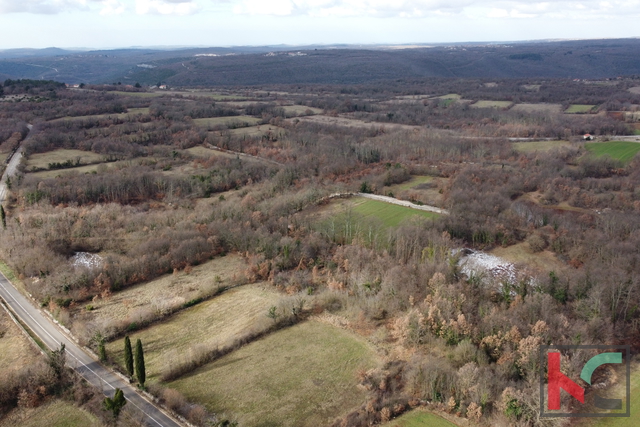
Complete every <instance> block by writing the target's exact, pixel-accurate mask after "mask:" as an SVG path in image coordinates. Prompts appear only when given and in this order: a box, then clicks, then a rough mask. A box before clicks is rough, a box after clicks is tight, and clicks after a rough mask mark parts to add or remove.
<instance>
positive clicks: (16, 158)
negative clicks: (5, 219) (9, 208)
mask: <svg viewBox="0 0 640 427" xmlns="http://www.w3.org/2000/svg"><path fill="white" fill-rule="evenodd" d="M27 127H28V128H29V134H28V135H27V137H26V138H25V139H24V141H26V140H27V139H29V137H30V136H31V130H32V129H33V125H27ZM24 141H23V142H24ZM21 159H22V142H21V143H20V147H18V150H17V151H16V152H15V153H13V156H11V159H10V161H9V164H8V165H7V169H5V171H4V174H2V177H1V178H0V205H1V204H3V203H4V201H5V198H6V197H7V194H8V188H7V184H6V182H7V178H8V177H10V176H13V175H15V173H16V171H17V170H18V165H19V164H20V160H21Z"/></svg>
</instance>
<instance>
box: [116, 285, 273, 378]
mask: <svg viewBox="0 0 640 427" xmlns="http://www.w3.org/2000/svg"><path fill="white" fill-rule="evenodd" d="M279 297H280V295H279V294H278V293H277V292H275V291H274V290H272V289H269V285H267V284H264V283H260V284H253V285H245V286H241V287H238V288H234V289H231V290H229V291H227V292H225V293H223V294H222V295H220V296H217V297H215V298H213V299H211V300H209V301H206V302H203V303H200V304H198V305H196V306H194V307H191V308H189V309H186V310H184V311H181V312H180V313H178V314H175V315H173V316H171V317H170V318H169V319H168V320H166V321H165V322H162V323H158V324H155V325H153V326H151V327H149V328H146V329H143V330H140V331H138V332H135V333H133V334H131V335H130V338H131V340H132V341H133V342H135V340H136V339H138V338H140V339H141V340H142V342H143V345H144V349H145V362H146V367H147V372H148V374H147V377H148V378H149V379H150V380H151V381H154V380H156V379H157V378H158V376H159V375H160V374H161V373H162V372H163V371H165V370H169V369H171V367H172V366H173V367H175V366H177V364H181V363H184V362H186V358H189V357H191V356H193V354H192V353H193V352H197V351H205V350H206V349H215V348H216V347H217V346H219V347H223V346H227V345H230V344H231V343H232V342H233V341H234V340H235V339H237V338H239V337H241V336H242V335H243V333H244V332H246V331H249V330H252V329H256V328H261V327H262V326H265V327H267V326H269V322H273V321H272V320H270V319H269V318H268V317H267V313H268V311H269V307H271V306H274V305H276V304H277V302H278V299H279ZM123 348H124V340H123V339H119V340H117V341H114V342H111V343H109V344H108V345H107V352H108V354H109V355H110V356H111V357H112V358H113V359H114V360H116V361H117V363H119V364H120V365H121V366H124V352H123Z"/></svg>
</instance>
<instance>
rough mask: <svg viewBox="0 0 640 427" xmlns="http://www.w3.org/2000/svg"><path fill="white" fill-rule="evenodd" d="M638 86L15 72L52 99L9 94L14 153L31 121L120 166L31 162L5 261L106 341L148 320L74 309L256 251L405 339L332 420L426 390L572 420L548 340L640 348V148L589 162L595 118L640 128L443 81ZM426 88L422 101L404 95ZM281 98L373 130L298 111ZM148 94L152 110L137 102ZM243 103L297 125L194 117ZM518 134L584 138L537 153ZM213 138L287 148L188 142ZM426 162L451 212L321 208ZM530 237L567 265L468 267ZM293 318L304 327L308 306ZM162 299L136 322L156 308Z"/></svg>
mask: <svg viewBox="0 0 640 427" xmlns="http://www.w3.org/2000/svg"><path fill="white" fill-rule="evenodd" d="M487 83H497V84H496V85H494V84H489V85H488V84H487ZM636 84H637V81H633V80H621V81H619V82H612V83H611V84H608V85H591V84H585V83H584V82H582V83H580V82H573V81H561V80H544V81H539V80H531V81H525V80H504V81H502V80H500V81H497V82H496V81H495V80H493V81H491V82H489V81H483V80H438V81H436V80H424V81H413V82H397V81H396V82H391V83H389V84H388V85H359V86H329V85H317V86H304V87H302V86H296V87H290V86H286V87H284V86H282V87H278V86H275V87H261V88H241V89H237V90H236V92H235V93H236V94H237V95H238V96H243V97H245V98H246V99H245V101H243V102H242V103H240V104H234V103H233V102H222V101H214V100H212V99H210V98H206V97H190V96H188V94H184V95H176V94H172V95H167V96H163V97H157V98H143V97H134V96H125V95H122V94H115V93H112V92H109V91H99V90H97V87H95V88H87V89H86V90H68V89H64V88H62V87H60V86H57V85H53V84H49V85H42V86H34V85H32V84H29V82H11V84H9V85H6V84H5V87H4V93H5V95H8V94H18V93H28V94H30V95H32V96H38V97H39V98H38V101H37V102H36V101H33V102H27V101H23V102H15V103H14V102H0V143H1V144H2V145H0V149H1V150H4V151H9V150H11V149H12V148H13V147H14V146H15V144H16V142H17V141H20V140H22V139H24V138H25V136H26V135H27V133H28V130H27V128H26V123H30V124H33V126H34V128H33V130H32V132H31V134H30V136H29V137H28V138H27V139H26V140H24V142H23V146H24V148H25V156H26V157H27V158H28V157H29V156H31V155H34V154H37V153H47V152H51V151H53V150H56V149H60V148H64V149H77V150H82V151H86V152H92V153H95V154H98V155H101V156H103V158H104V165H110V164H111V163H113V165H111V166H109V167H106V166H102V165H101V166H100V167H99V168H98V170H97V171H94V172H92V173H87V174H85V173H77V172H74V168H73V167H72V168H68V170H65V171H64V173H61V174H60V175H59V176H58V177H51V178H42V176H41V175H38V174H34V173H31V172H30V171H29V170H28V169H27V166H26V163H25V162H23V165H22V166H21V172H20V174H19V175H18V176H17V177H16V178H15V179H13V180H12V181H11V190H12V199H11V200H9V201H8V203H6V204H5V209H6V211H7V221H6V228H5V229H2V230H0V236H1V239H2V245H1V246H0V258H2V259H3V260H4V261H5V262H7V264H9V265H10V266H11V267H12V268H13V269H14V270H15V271H16V272H17V273H18V274H19V275H20V277H21V279H22V280H23V281H24V283H25V285H26V287H27V290H28V291H29V292H30V293H31V294H33V296H34V297H35V298H37V299H38V300H39V301H41V302H42V304H43V305H46V306H48V307H49V308H50V309H51V310H52V311H53V312H55V313H57V316H58V318H59V320H60V321H62V322H63V323H64V324H66V325H67V326H68V327H69V328H70V329H71V330H72V331H73V332H74V333H75V334H77V335H78V337H79V338H80V339H82V340H84V341H85V342H87V343H88V342H89V341H90V339H91V337H92V336H93V334H95V332H96V331H97V330H100V332H101V334H103V335H104V336H105V337H106V338H107V339H109V338H112V337H116V336H120V335H122V334H123V333H124V332H125V331H126V330H127V328H129V327H130V325H129V324H111V325H84V324H80V323H81V322H77V323H76V322H74V319H73V318H71V317H70V316H69V315H68V313H67V312H66V309H67V308H68V307H69V306H73V305H78V304H85V303H87V302H90V301H91V300H92V299H94V298H108V296H109V295H110V293H114V292H117V291H119V290H121V289H124V288H126V287H129V286H132V285H134V284H137V283H141V282H144V281H148V280H150V279H152V278H155V277H158V276H160V275H163V274H167V273H171V272H172V271H175V270H182V269H185V268H187V269H188V268H190V267H191V266H194V265H198V264H200V263H203V262H205V261H206V260H209V259H211V258H213V257H216V256H219V255H221V254H225V253H231V252H237V253H241V254H243V256H245V257H246V259H247V260H248V262H249V265H250V266H249V268H248V270H247V272H246V273H245V275H246V277H245V278H239V279H238V280H245V281H255V280H258V279H263V280H268V281H269V282H270V283H272V284H273V286H274V287H276V288H277V289H278V290H280V291H282V294H283V297H284V296H286V295H287V294H288V295H301V296H304V297H305V298H306V301H307V302H306V307H305V310H306V311H308V312H314V313H320V312H323V311H327V312H331V313H334V314H336V315H338V316H343V317H344V318H346V319H348V320H349V322H350V323H351V324H352V325H353V329H354V330H356V331H358V332H359V333H361V334H363V335H364V336H368V337H369V339H370V341H372V342H374V343H378V344H380V347H383V348H385V349H386V350H385V351H387V352H388V362H387V364H386V365H385V367H384V368H383V369H379V370H375V371H371V372H367V373H363V374H362V377H361V378H360V379H359V381H360V382H361V383H362V384H363V385H364V386H365V387H367V389H368V390H370V393H369V394H370V396H369V400H368V401H367V402H363V406H362V408H356V409H354V411H353V412H352V413H350V414H345V416H344V418H342V419H339V420H336V421H335V423H334V425H335V426H343V425H344V426H346V425H348V426H365V425H370V423H378V422H380V421H381V420H384V419H385V418H386V419H388V418H389V414H393V415H396V414H399V413H402V412H403V411H405V410H407V409H409V408H411V407H415V406H418V405H420V404H422V403H424V402H430V404H431V405H434V407H438V408H440V409H441V410H443V411H448V412H451V413H453V414H456V413H457V414H458V415H459V416H461V417H467V418H469V419H470V420H472V421H473V422H475V423H479V424H481V425H504V426H507V425H522V426H529V425H531V426H534V425H535V426H542V425H545V426H550V425H560V424H562V420H560V419H548V418H547V419H544V418H539V416H538V415H539V414H538V410H539V382H538V375H539V373H538V359H537V357H538V346H539V345H541V344H549V343H572V344H630V345H632V346H633V348H634V351H637V350H638V346H639V345H640V342H639V341H638V339H637V337H638V333H639V332H640V331H639V329H638V328H639V326H640V312H639V311H638V307H639V305H640V288H639V286H640V270H639V268H640V215H639V214H640V190H639V189H640V163H639V162H640V158H638V157H636V158H635V159H633V160H631V161H630V162H629V163H626V164H624V163H622V162H620V161H617V160H612V159H610V158H607V157H604V158H594V157H590V156H588V155H586V150H585V148H584V144H583V142H582V141H581V135H582V134H583V133H587V132H588V133H591V134H594V135H622V134H630V133H632V132H633V129H632V128H631V125H630V124H629V123H625V122H623V121H618V120H615V119H614V118H611V117H609V116H607V115H606V114H605V113H597V114H575V115H569V114H562V113H552V112H527V113H524V112H519V111H514V110H513V109H495V108H472V107H471V106H470V105H468V104H466V103H464V102H445V101H444V100H443V99H437V98H433V97H431V98H427V97H426V95H444V94H448V93H456V94H459V95H461V98H462V99H469V100H477V99H489V100H510V101H516V102H527V103H557V104H563V105H569V104H583V103H584V104H596V105H598V106H599V108H600V109H601V110H602V111H605V110H607V111H611V110H616V111H624V110H628V111H634V110H635V109H637V108H638V106H639V105H640V95H637V94H634V93H631V92H629V91H628V90H627V89H628V88H629V87H632V86H634V85H636ZM525 85H533V86H536V85H539V86H536V87H537V88H536V89H535V90H533V89H524V86H525ZM529 87H531V86H529ZM229 90H231V88H229ZM283 92H287V95H283V94H282V93H283ZM243 94H244V95H243ZM423 94H424V95H425V96H424V98H421V99H418V100H417V101H415V102H398V99H400V98H395V97H400V96H410V95H411V96H414V95H423ZM390 101H393V102H390ZM285 103H289V104H293V105H303V106H307V107H314V108H320V109H322V110H323V111H324V115H326V116H328V117H343V118H349V119H354V120H359V121H361V125H358V126H341V125H338V124H330V123H324V122H314V121H310V120H303V117H299V118H293V119H291V118H289V119H287V118H286V115H285V112H284V110H283V105H284V104H285ZM132 108H148V113H142V114H137V115H126V114H122V113H126V112H127V111H129V109H132ZM241 115H248V116H253V117H256V118H258V119H260V122H259V123H262V124H268V125H271V126H274V127H278V128H280V129H282V132H281V133H279V134H278V135H277V136H274V135H271V134H269V135H260V136H255V137H253V136H249V137H247V136H243V137H238V136H237V134H235V133H233V129H229V128H228V126H225V125H209V126H208V127H206V126H204V127H203V126H198V124H197V123H196V122H194V120H196V119H200V118H212V117H234V116H241ZM87 116H94V117H87ZM65 117H76V119H74V120H70V119H64V118H65ZM394 124H401V125H409V126H411V127H409V126H407V127H401V128H396V129H392V128H391V127H390V126H391V125H394ZM509 137H535V138H542V137H549V138H558V139H564V140H568V141H570V143H569V144H567V145H565V146H562V147H560V148H557V149H554V150H551V151H546V152H544V151H537V152H530V153H526V152H521V151H517V150H515V149H514V148H513V145H512V143H511V142H510V141H509V140H508V139H507V138H509ZM200 146H216V147H220V148H221V149H223V150H228V152H234V153H243V154H250V155H252V156H257V157H259V158H262V159H266V160H269V161H268V162H266V161H265V162H260V161H255V160H252V159H251V158H248V157H245V156H240V155H235V156H234V155H230V156H211V157H208V158H203V157H198V156H195V155H194V154H192V153H191V152H190V151H187V149H189V148H192V147H200ZM412 175H430V176H433V177H437V178H443V179H444V178H446V179H447V180H446V186H445V188H444V189H443V191H442V200H443V201H442V204H441V206H440V207H442V208H446V209H448V210H449V211H450V215H448V216H441V217H440V218H438V219H436V220H425V221H419V220H415V221H409V222H406V223H404V224H402V225H401V226H399V227H396V228H385V227H383V226H381V225H380V224H379V223H376V221H374V220H368V219H362V218H358V217H357V216H356V215H354V214H352V213H350V212H345V213H342V214H340V215H338V216H336V217H335V218H334V219H333V220H326V221H320V222H318V221H316V220H315V219H314V218H315V217H313V216H312V215H309V212H312V211H314V210H316V209H319V208H322V206H323V203H326V200H325V198H326V196H328V195H329V194H332V193H338V192H349V191H359V190H360V189H362V188H363V183H366V186H365V187H366V188H369V189H370V191H372V192H374V193H376V192H377V193H379V194H385V193H384V188H385V186H389V185H391V184H394V183H401V182H405V181H407V180H408V179H409V178H410V177H411V176H412ZM532 194H535V195H537V198H534V197H531V195H532ZM561 205H562V206H566V207H567V208H566V209H565V208H561V207H560V206H561ZM106 236H108V237H106ZM523 242H524V243H525V244H526V245H527V248H528V250H529V251H530V254H531V256H532V257H534V256H536V254H540V253H542V252H545V253H546V252H551V253H552V254H553V255H554V257H555V259H556V260H557V262H558V265H561V266H562V267H560V268H556V267H550V268H547V269H541V268H533V267H531V266H528V265H526V263H525V264H523V265H521V266H519V267H520V271H521V273H522V274H520V275H519V276H518V278H517V279H516V280H512V281H505V280H504V279H491V278H489V277H476V276H472V277H467V276H466V275H463V274H461V272H460V268H459V266H458V264H457V256H459V255H455V251H453V250H454V249H457V248H461V247H468V248H474V249H481V250H489V249H491V248H494V247H500V246H501V247H510V246H512V245H516V244H519V243H523ZM78 251H87V252H96V253H97V252H100V253H104V254H107V255H106V262H105V263H104V266H103V267H102V268H101V269H100V270H90V269H82V268H74V267H71V265H70V264H69V263H68V262H67V260H68V259H69V257H70V256H71V255H72V254H74V253H75V252H78ZM292 313H294V315H293V316H292V317H291V318H290V319H289V321H291V322H294V321H299V320H300V319H299V318H298V317H302V316H303V315H302V314H301V313H300V312H294V311H292ZM145 316H146V317H143V318H142V319H141V322H140V324H139V325H138V326H141V325H143V324H145V322H146V323H149V322H153V321H155V320H157V318H158V316H159V314H158V313H153V312H149V313H146V314H145ZM371 331H378V332H376V333H375V334H372V333H371ZM380 331H382V332H380ZM207 360H210V359H207ZM581 363H582V362H581V361H580V360H572V361H571V365H570V366H568V367H567V370H568V371H569V372H572V373H573V372H574V371H576V372H579V370H580V367H581V366H582V364H581ZM197 364H198V362H197V361H194V365H193V366H196V365H197ZM354 381H355V380H354Z"/></svg>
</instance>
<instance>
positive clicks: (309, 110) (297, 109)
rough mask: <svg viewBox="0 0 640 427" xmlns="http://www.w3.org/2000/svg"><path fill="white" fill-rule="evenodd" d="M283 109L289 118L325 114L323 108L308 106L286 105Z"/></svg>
mask: <svg viewBox="0 0 640 427" xmlns="http://www.w3.org/2000/svg"><path fill="white" fill-rule="evenodd" d="M282 108H283V109H284V112H285V114H286V115H287V117H295V116H303V115H304V116H310V115H312V114H321V113H323V112H324V110H323V109H322V108H314V107H307V106H306V105H285V106H283V107H282Z"/></svg>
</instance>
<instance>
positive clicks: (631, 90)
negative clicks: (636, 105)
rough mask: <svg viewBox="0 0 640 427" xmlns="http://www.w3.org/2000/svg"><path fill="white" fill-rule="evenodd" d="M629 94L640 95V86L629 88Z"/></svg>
mask: <svg viewBox="0 0 640 427" xmlns="http://www.w3.org/2000/svg"><path fill="white" fill-rule="evenodd" d="M629 92H631V93H638V94H640V86H634V87H632V88H629Z"/></svg>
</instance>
